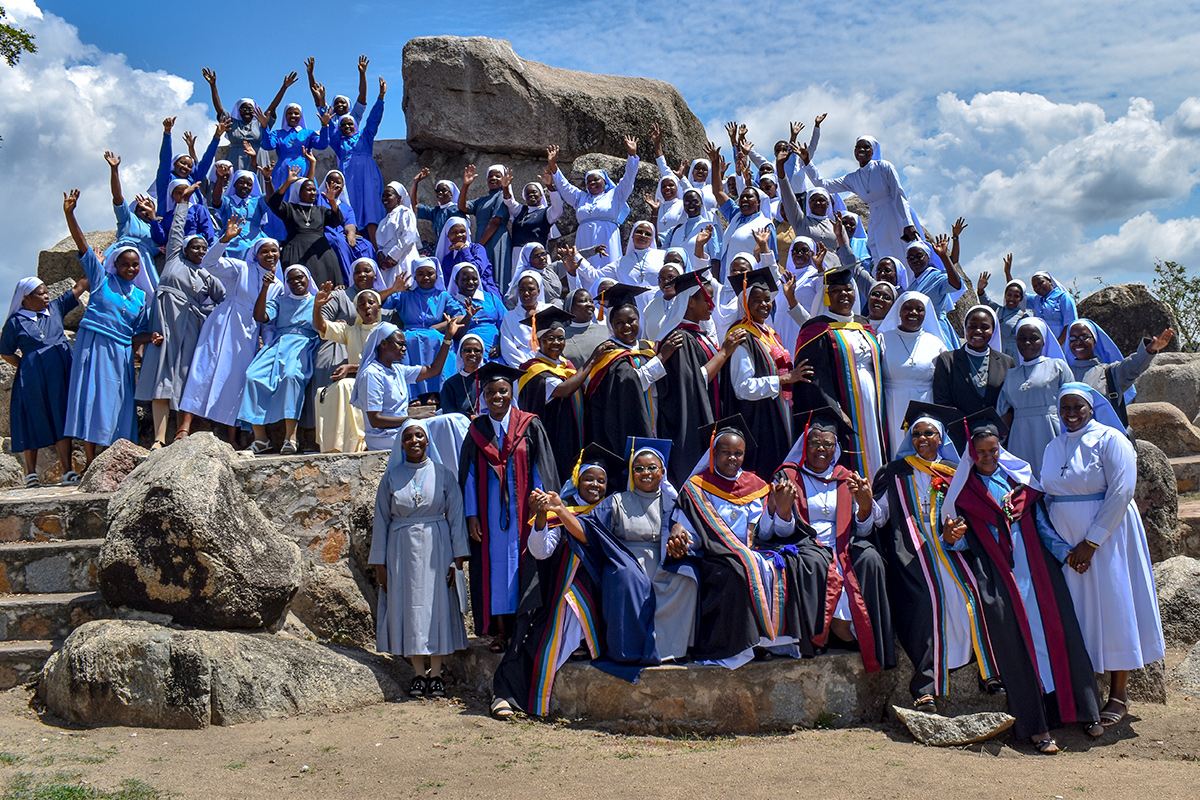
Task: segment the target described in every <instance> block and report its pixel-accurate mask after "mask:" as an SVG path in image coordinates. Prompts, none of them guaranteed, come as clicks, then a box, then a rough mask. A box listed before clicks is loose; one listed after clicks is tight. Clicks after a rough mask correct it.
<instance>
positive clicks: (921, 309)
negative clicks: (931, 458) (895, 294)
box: [877, 291, 946, 451]
mask: <svg viewBox="0 0 1200 800" xmlns="http://www.w3.org/2000/svg"><path fill="white" fill-rule="evenodd" d="M877 330H878V331H879V339H880V343H881V344H882V345H883V394H884V401H885V408H886V409H887V423H888V425H887V430H888V439H889V443H890V444H891V446H892V450H893V451H895V450H897V449H898V448H899V447H900V443H901V442H902V441H903V440H904V412H905V411H907V410H908V404H909V403H911V402H912V401H914V400H916V401H918V402H921V403H928V402H930V401H931V400H933V371H934V365H935V364H936V363H937V358H938V356H940V355H941V354H942V353H944V352H946V345H945V344H944V343H943V342H942V336H941V330H940V328H939V327H938V321H937V314H936V313H935V312H934V310H933V304H932V303H930V302H929V298H928V297H926V296H925V295H923V294H921V293H920V292H913V291H908V292H905V293H904V294H902V295H900V297H899V298H898V299H897V300H896V302H895V303H893V304H892V309H891V311H890V312H888V315H887V317H885V318H884V320H883V322H882V323H880V325H879V327H878V328H877Z"/></svg>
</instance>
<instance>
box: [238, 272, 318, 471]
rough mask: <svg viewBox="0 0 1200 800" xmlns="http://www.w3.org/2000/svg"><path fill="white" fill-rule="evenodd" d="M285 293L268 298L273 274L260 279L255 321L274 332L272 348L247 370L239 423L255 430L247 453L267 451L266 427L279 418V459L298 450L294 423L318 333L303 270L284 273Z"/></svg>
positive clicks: (309, 281) (309, 278) (310, 289)
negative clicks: (281, 430)
mask: <svg viewBox="0 0 1200 800" xmlns="http://www.w3.org/2000/svg"><path fill="white" fill-rule="evenodd" d="M284 283H285V285H286V286H287V290H286V291H285V292H284V293H283V294H281V295H279V296H277V297H275V298H274V299H271V300H268V299H267V298H268V297H270V295H271V292H272V289H273V287H274V284H275V279H274V276H271V275H264V276H263V279H262V288H261V289H260V290H259V293H258V300H257V301H255V303H254V318H255V319H256V320H258V322H259V323H260V324H263V325H270V326H272V328H273V329H274V336H273V338H272V341H271V344H270V345H268V346H267V347H264V348H263V349H262V350H259V351H258V353H257V354H256V355H255V356H254V360H253V361H251V362H250V366H249V368H248V369H247V370H246V388H245V390H244V391H243V392H242V405H241V407H240V408H239V409H238V419H239V420H241V421H242V422H244V423H248V424H249V425H250V426H251V427H253V428H254V442H253V443H252V444H251V445H250V452H252V453H254V454H255V455H259V454H261V453H265V452H266V451H267V450H268V449H270V447H271V440H270V439H269V438H268V437H267V425H268V424H270V423H272V422H279V421H280V420H283V428H284V442H283V446H282V447H280V448H279V453H280V455H285V456H286V455H291V454H292V453H295V452H296V425H297V424H298V423H299V421H300V411H301V410H302V407H303V405H304V393H305V390H306V389H307V388H308V381H309V379H310V378H311V377H312V370H313V351H314V350H316V349H317V332H316V330H315V329H314V328H313V321H312V317H313V295H314V294H315V293H316V289H315V287H314V286H313V280H312V276H311V275H309V273H308V270H307V269H306V268H305V267H301V266H291V267H288V268H287V270H285V271H284Z"/></svg>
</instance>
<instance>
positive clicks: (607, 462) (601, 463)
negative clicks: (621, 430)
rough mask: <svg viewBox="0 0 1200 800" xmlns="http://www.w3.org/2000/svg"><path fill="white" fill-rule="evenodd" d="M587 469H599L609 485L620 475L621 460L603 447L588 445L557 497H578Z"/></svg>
mask: <svg viewBox="0 0 1200 800" xmlns="http://www.w3.org/2000/svg"><path fill="white" fill-rule="evenodd" d="M643 441H648V440H643ZM589 469H599V470H600V471H601V472H603V473H604V477H605V479H606V481H607V482H608V483H610V484H611V483H612V482H613V480H612V479H613V478H616V477H617V476H618V475H619V474H620V473H621V458H620V456H618V455H617V454H616V453H613V452H611V451H610V450H608V449H607V448H605V447H601V446H600V445H598V444H595V443H593V444H589V445H588V446H587V447H585V448H583V449H582V450H580V451H579V459H578V460H577V461H576V462H575V466H574V468H573V469H572V470H571V477H570V478H568V479H567V481H566V483H564V484H563V485H562V489H560V490H559V492H558V494H559V496H560V497H563V498H566V497H569V496H571V495H578V494H579V483H580V476H581V475H583V473H585V472H587V471H588V470H589Z"/></svg>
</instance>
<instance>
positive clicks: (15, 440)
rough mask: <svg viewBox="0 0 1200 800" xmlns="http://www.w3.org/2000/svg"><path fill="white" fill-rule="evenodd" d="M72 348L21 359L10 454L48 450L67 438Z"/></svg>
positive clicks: (13, 403) (15, 384)
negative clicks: (40, 449) (45, 448)
mask: <svg viewBox="0 0 1200 800" xmlns="http://www.w3.org/2000/svg"><path fill="white" fill-rule="evenodd" d="M70 381H71V346H70V345H69V344H66V343H63V344H59V345H55V346H52V347H46V348H43V349H41V350H35V351H34V352H32V353H30V354H29V355H22V356H21V365H20V366H19V367H17V377H16V378H15V379H14V380H13V387H12V399H11V402H10V403H9V417H10V420H11V428H12V451H13V452H14V453H20V452H22V451H24V450H37V449H38V448H41V447H50V446H51V445H53V444H54V443H55V442H57V441H58V440H59V439H65V438H66V424H67V391H68V387H69V385H70Z"/></svg>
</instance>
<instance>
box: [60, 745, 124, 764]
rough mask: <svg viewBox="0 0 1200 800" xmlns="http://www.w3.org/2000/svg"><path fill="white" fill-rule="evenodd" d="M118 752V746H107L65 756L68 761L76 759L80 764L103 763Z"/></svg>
mask: <svg viewBox="0 0 1200 800" xmlns="http://www.w3.org/2000/svg"><path fill="white" fill-rule="evenodd" d="M116 754H117V746H116V745H112V746H111V747H105V748H103V749H101V748H99V747H97V748H94V749H93V751H92V752H91V753H85V754H83V755H74V754H70V755H67V756H64V757H65V758H66V759H67V760H68V761H74V762H76V763H78V764H103V763H104V762H105V761H108V760H109V759H110V758H112V757H113V756H115V755H116Z"/></svg>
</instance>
